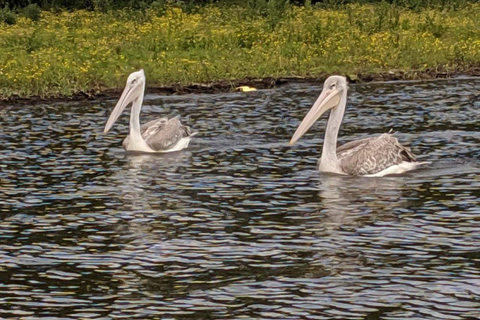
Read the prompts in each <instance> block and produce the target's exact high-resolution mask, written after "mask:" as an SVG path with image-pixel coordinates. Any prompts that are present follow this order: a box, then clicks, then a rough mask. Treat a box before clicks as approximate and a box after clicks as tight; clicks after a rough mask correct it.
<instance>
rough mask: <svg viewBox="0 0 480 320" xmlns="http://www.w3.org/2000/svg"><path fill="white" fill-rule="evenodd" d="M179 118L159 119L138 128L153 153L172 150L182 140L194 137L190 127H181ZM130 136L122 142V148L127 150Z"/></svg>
mask: <svg viewBox="0 0 480 320" xmlns="http://www.w3.org/2000/svg"><path fill="white" fill-rule="evenodd" d="M178 118H179V117H175V118H172V119H170V120H169V119H168V118H160V119H156V120H152V121H149V122H147V123H144V124H142V125H141V127H140V131H141V132H142V137H143V139H144V140H145V142H146V143H147V144H148V145H149V147H150V148H152V149H153V150H154V151H166V150H169V149H171V148H173V147H174V146H175V145H176V144H177V143H178V142H179V141H180V139H182V138H185V137H190V136H193V135H195V133H194V134H192V133H191V131H190V127H188V126H184V125H182V123H181V122H180V120H179V119H178ZM129 141H130V135H128V136H127V137H126V138H125V140H123V148H124V149H125V150H127V146H128V143H129Z"/></svg>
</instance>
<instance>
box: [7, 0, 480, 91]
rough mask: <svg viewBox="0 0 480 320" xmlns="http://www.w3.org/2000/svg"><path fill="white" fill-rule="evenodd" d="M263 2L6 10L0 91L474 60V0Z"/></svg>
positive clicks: (403, 68) (456, 66) (465, 66)
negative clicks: (13, 15) (13, 17)
mask: <svg viewBox="0 0 480 320" xmlns="http://www.w3.org/2000/svg"><path fill="white" fill-rule="evenodd" d="M411 1H413V0H411ZM274 2H275V3H277V4H276V5H275V6H273V5H272V4H271V5H270V6H272V7H264V8H260V9H259V8H255V7H251V6H250V7H249V6H247V7H239V6H226V5H216V6H213V5H210V6H205V7H196V8H195V10H188V12H186V11H187V10H182V9H181V8H177V7H165V6H159V7H158V8H155V7H154V6H153V7H152V8H150V9H147V10H143V11H140V10H138V11H131V10H117V11H110V12H107V13H103V12H99V11H96V12H88V11H74V12H61V13H58V14H53V13H50V12H45V11H43V12H42V13H41V15H40V16H39V17H37V18H38V20H37V21H32V20H31V19H27V18H24V17H17V21H16V23H15V24H13V25H8V24H5V23H3V24H0V97H1V98H8V97H11V96H12V95H18V96H21V97H29V96H33V95H39V96H58V95H71V94H74V93H76V92H80V91H90V90H94V91H101V90H105V89H113V88H119V87H123V85H124V83H125V81H126V78H127V76H128V74H129V73H130V72H132V71H134V70H137V69H139V68H143V69H145V72H146V75H147V85H148V86H165V85H167V86H168V85H172V84H181V85H188V84H191V83H211V82H216V81H225V80H226V81H230V80H235V79H242V78H246V77H253V78H264V77H274V78H277V77H290V76H295V77H318V76H320V75H325V74H333V73H337V74H346V75H351V76H352V77H353V76H355V75H357V74H379V73H388V72H397V73H402V74H404V77H410V76H415V75H418V74H421V73H423V72H427V71H432V70H433V72H435V70H442V71H444V70H447V71H448V70H450V71H452V70H455V71H457V72H458V71H460V72H461V71H465V72H467V71H468V70H469V69H470V68H473V67H479V66H480V25H479V23H478V17H479V16H480V4H479V3H468V2H466V3H464V4H463V5H462V6H457V7H454V6H441V7H440V6H434V7H431V8H421V9H418V10H412V9H409V8H408V7H406V6H397V5H395V4H388V3H386V2H382V3H380V4H374V5H369V4H364V5H361V4H349V5H342V6H338V5H335V6H330V7H315V6H305V7H296V6H293V5H289V4H283V3H282V4H278V3H280V2H279V1H278V0H277V1H274Z"/></svg>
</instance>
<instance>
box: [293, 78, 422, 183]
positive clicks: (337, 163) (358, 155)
mask: <svg viewBox="0 0 480 320" xmlns="http://www.w3.org/2000/svg"><path fill="white" fill-rule="evenodd" d="M346 105H347V80H346V79H345V77H342V76H331V77H329V78H328V79H327V80H326V81H325V83H324V84H323V90H322V93H321V94H320V96H319V97H318V99H317V101H315V103H314V105H313V106H312V108H311V109H310V111H309V112H308V114H307V115H306V116H305V118H304V119H303V121H302V123H300V125H299V126H298V128H297V130H296V131H295V134H294V135H293V137H292V140H290V144H291V145H292V144H294V143H295V142H296V141H297V140H298V139H300V138H301V137H302V136H303V135H304V134H305V132H307V130H308V129H309V128H310V127H311V126H312V125H313V123H314V122H315V121H316V120H317V119H318V118H319V117H320V116H321V115H322V114H324V113H325V112H326V111H327V110H329V109H332V111H331V112H330V118H329V119H328V124H327V129H326V132H325V139H324V141H323V150H322V156H321V158H320V160H319V168H318V169H319V171H320V172H331V173H336V174H343V175H352V176H371V177H382V176H385V175H388V174H399V173H403V172H406V171H409V170H413V169H415V168H417V167H418V166H419V165H422V164H425V163H428V162H417V161H416V159H415V155H414V154H413V153H412V151H411V150H410V148H407V147H404V146H402V145H401V144H400V143H399V142H398V140H397V138H395V137H394V136H393V135H392V134H390V133H384V134H382V135H380V136H376V137H368V138H364V139H360V140H356V141H351V142H348V143H346V144H344V145H342V146H340V147H338V148H337V137H338V130H339V129H340V124H341V122H342V119H343V114H344V113H345V107H346Z"/></svg>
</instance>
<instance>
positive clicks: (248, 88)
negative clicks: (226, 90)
mask: <svg viewBox="0 0 480 320" xmlns="http://www.w3.org/2000/svg"><path fill="white" fill-rule="evenodd" d="M236 89H237V90H240V91H242V92H249V91H257V89H255V88H253V87H249V86H240V87H237V88H236Z"/></svg>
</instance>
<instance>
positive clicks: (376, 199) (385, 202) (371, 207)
mask: <svg viewBox="0 0 480 320" xmlns="http://www.w3.org/2000/svg"><path fill="white" fill-rule="evenodd" d="M407 179H408V178H407V177H405V176H391V177H382V178H366V177H345V176H339V175H331V174H321V177H320V184H319V189H320V192H319V196H320V198H321V202H322V212H324V213H325V214H326V216H327V217H328V221H329V223H330V224H333V225H337V226H345V225H349V226H352V225H353V224H355V220H356V219H358V218H362V217H363V218H364V219H363V221H364V222H366V221H365V217H368V216H369V215H374V216H377V217H378V218H380V217H379V216H381V218H384V219H385V218H386V217H385V216H386V215H389V214H390V213H391V212H392V207H407V206H408V201H407V199H406V198H405V197H404V196H403V195H402V189H403V187H404V185H405V184H406V183H408V181H407Z"/></svg>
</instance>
